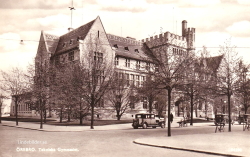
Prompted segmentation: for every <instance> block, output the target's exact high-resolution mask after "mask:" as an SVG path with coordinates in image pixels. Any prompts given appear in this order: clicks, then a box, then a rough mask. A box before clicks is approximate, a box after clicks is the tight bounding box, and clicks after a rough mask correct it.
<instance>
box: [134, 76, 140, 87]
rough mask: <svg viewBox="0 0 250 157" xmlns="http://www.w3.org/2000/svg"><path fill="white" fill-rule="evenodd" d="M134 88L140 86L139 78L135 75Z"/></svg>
mask: <svg viewBox="0 0 250 157" xmlns="http://www.w3.org/2000/svg"><path fill="white" fill-rule="evenodd" d="M135 85H136V87H139V85H140V76H139V75H136V84H135Z"/></svg>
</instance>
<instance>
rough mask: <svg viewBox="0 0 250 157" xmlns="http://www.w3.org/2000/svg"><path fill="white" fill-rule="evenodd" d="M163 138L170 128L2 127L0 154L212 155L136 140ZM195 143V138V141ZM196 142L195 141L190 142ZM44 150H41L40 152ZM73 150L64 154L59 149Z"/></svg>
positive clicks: (14, 156) (197, 129) (176, 130)
mask: <svg viewBox="0 0 250 157" xmlns="http://www.w3.org/2000/svg"><path fill="white" fill-rule="evenodd" d="M213 132H214V127H209V126H205V127H187V128H173V129H172V136H175V135H182V134H201V133H203V134H204V133H207V134H209V133H213ZM149 136H154V137H159V138H165V137H166V140H167V138H168V137H167V129H161V128H157V129H151V128H150V129H137V130H134V129H132V128H131V129H125V130H108V131H101V130H100V131H83V132H41V131H37V130H29V129H23V128H15V127H7V126H1V125H0V137H1V145H0V154H1V156H3V157H23V156H25V157H29V156H36V157H39V156H42V157H44V156H53V157H54V156H60V157H64V156H65V157H68V156H84V157H85V156H87V157H113V156H119V157H120V156H121V157H122V156H126V157H127V156H129V157H139V156H140V157H141V156H143V157H151V156H152V157H153V156H154V157H156V156H157V157H161V156H162V157H166V156H167V157H168V156H170V157H172V156H174V157H175V156H178V157H189V156H190V157H196V156H197V157H199V156H205V157H206V156H212V155H207V154H201V153H194V152H188V151H181V150H172V149H165V148H156V147H148V146H141V145H137V144H134V143H133V140H135V139H138V138H144V137H149ZM29 140H30V141H32V140H36V141H38V142H40V144H20V143H21V142H23V141H29ZM194 140H195V139H194ZM190 142H192V141H190ZM21 148H31V150H36V151H35V152H32V151H31V152H26V151H21V150H22V149H21ZM39 148H40V151H39ZM42 148H52V149H50V150H54V149H55V151H49V150H47V151H42V150H43V149H42ZM60 149H61V150H62V149H71V150H73V151H72V152H70V151H68V150H67V151H65V152H60V151H58V150H60Z"/></svg>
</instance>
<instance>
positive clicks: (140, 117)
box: [132, 113, 165, 129]
mask: <svg viewBox="0 0 250 157" xmlns="http://www.w3.org/2000/svg"><path fill="white" fill-rule="evenodd" d="M132 126H133V128H134V129H138V127H142V128H143V129H146V128H147V127H152V128H156V127H161V128H164V127H165V121H164V119H163V118H160V117H158V116H157V117H156V115H155V114H149V113H139V114H136V115H135V119H133V123H132Z"/></svg>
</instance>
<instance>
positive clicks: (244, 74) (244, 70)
mask: <svg viewBox="0 0 250 157" xmlns="http://www.w3.org/2000/svg"><path fill="white" fill-rule="evenodd" d="M249 67H250V65H246V64H244V63H243V61H242V60H241V61H240V62H239V67H238V72H237V75H238V81H237V83H236V84H237V85H236V93H235V95H236V97H237V100H238V101H239V103H240V104H242V105H243V107H244V113H245V114H246V113H247V110H248V108H249V107H250V105H249V102H250V79H249V78H248V75H249V74H248V72H249ZM239 110H240V108H239Z"/></svg>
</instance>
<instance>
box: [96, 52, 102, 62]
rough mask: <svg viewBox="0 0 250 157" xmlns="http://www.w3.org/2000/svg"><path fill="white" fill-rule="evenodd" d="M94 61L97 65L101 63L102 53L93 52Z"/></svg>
mask: <svg viewBox="0 0 250 157" xmlns="http://www.w3.org/2000/svg"><path fill="white" fill-rule="evenodd" d="M94 61H97V63H102V61H103V53H100V52H94Z"/></svg>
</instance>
